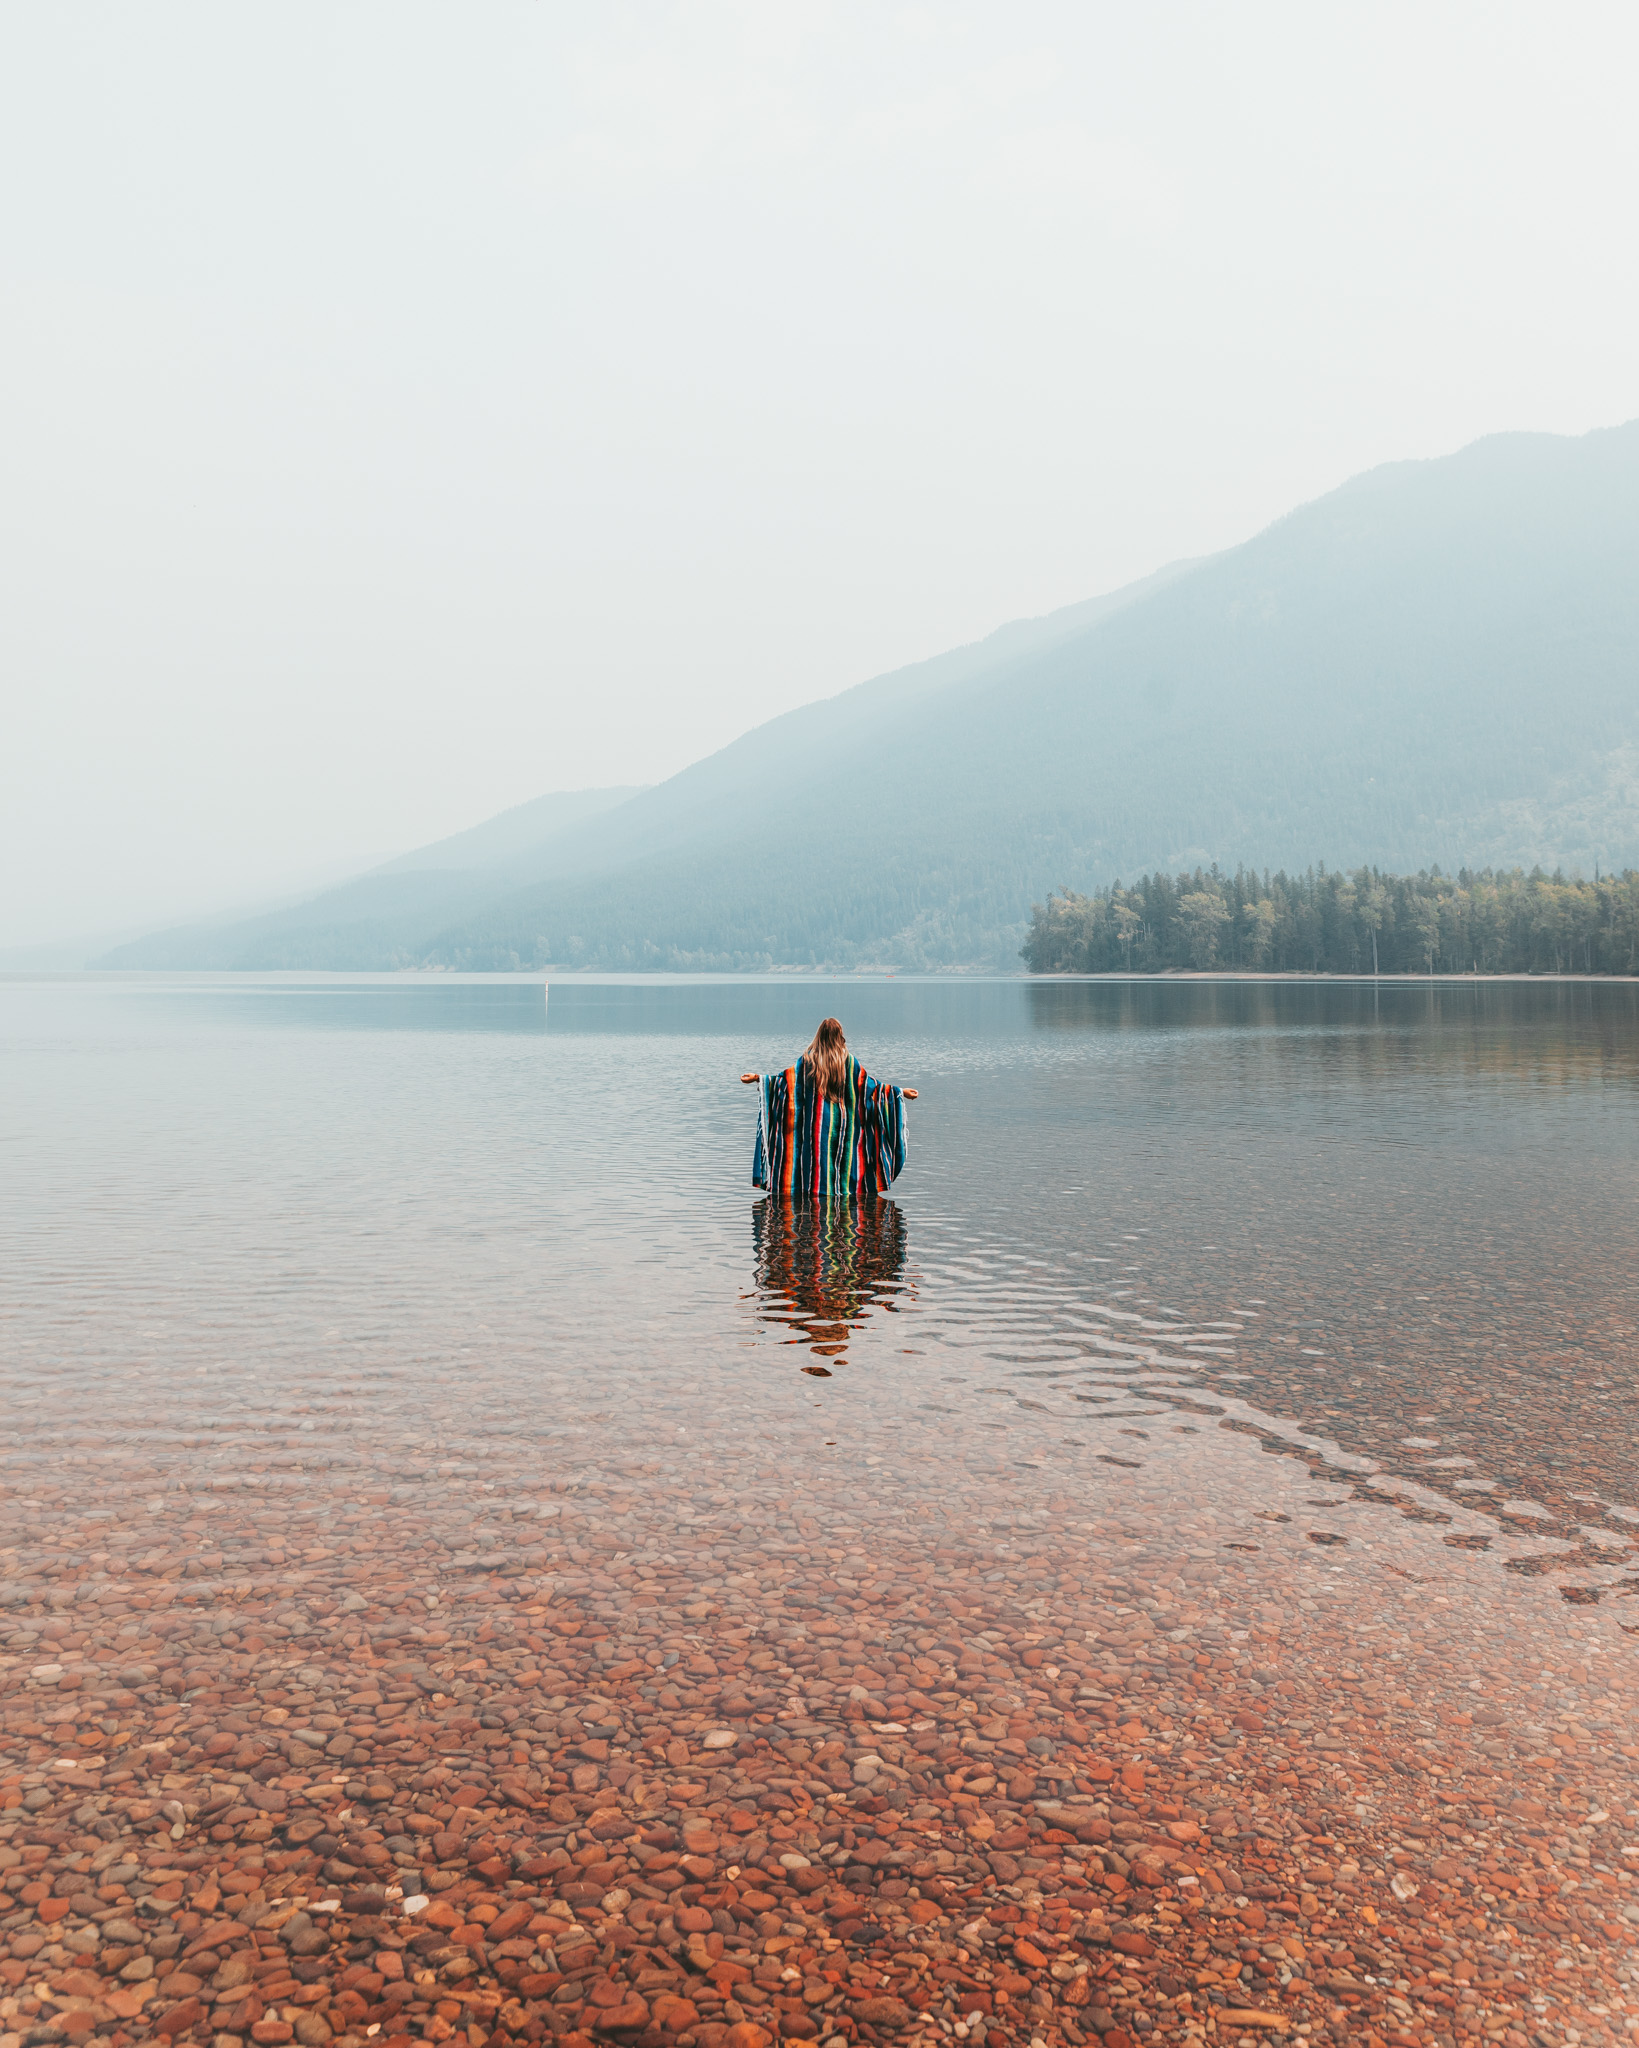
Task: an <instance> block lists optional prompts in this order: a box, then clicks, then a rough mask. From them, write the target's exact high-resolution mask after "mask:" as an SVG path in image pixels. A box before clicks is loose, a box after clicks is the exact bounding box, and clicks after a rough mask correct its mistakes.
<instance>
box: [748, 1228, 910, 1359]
mask: <svg viewBox="0 0 1639 2048" xmlns="http://www.w3.org/2000/svg"><path fill="white" fill-rule="evenodd" d="M751 1233H752V1243H753V1246H754V1248H755V1251H756V1257H757V1294H758V1299H759V1301H760V1303H761V1306H762V1309H763V1313H764V1314H765V1315H766V1316H768V1317H769V1319H770V1320H772V1321H776V1322H783V1323H789V1324H790V1325H791V1327H792V1330H793V1332H794V1334H793V1335H792V1336H790V1337H788V1338H787V1339H786V1342H787V1343H790V1344H806V1345H807V1346H808V1348H809V1349H810V1350H811V1351H814V1352H816V1353H817V1354H818V1355H819V1356H820V1357H822V1358H836V1357H839V1356H840V1355H841V1354H842V1353H843V1352H844V1351H846V1350H847V1348H848V1340H849V1337H850V1336H851V1335H852V1333H853V1332H854V1331H855V1330H857V1329H858V1328H859V1327H860V1325H861V1324H862V1323H864V1321H865V1320H866V1318H867V1317H868V1316H869V1315H870V1314H871V1312H872V1310H873V1309H881V1310H884V1311H886V1312H887V1313H890V1314H891V1313H892V1312H893V1310H894V1309H895V1308H896V1307H897V1305H898V1301H899V1298H900V1297H901V1296H904V1297H906V1298H909V1297H910V1296H912V1295H914V1292H915V1289H914V1287H913V1286H912V1284H911V1283H910V1282H909V1281H907V1280H906V1279H905V1277H904V1272H905V1218H904V1215H903V1214H902V1212H901V1211H900V1210H899V1209H898V1207H897V1206H896V1205H895V1204H894V1203H892V1202H888V1201H883V1200H882V1199H880V1198H879V1197H878V1198H868V1199H866V1200H864V1201H860V1202H837V1203H833V1204H831V1205H829V1206H827V1205H823V1204H818V1205H811V1204H808V1203H795V1204H793V1203H790V1202H779V1201H776V1200H774V1199H772V1198H771V1199H769V1200H767V1201H762V1202H758V1203H757V1204H756V1206H755V1207H754V1208H753V1210H752V1212H751ZM804 1370H805V1371H807V1372H823V1371H824V1368H823V1367H819V1366H806V1367H805V1368H804Z"/></svg>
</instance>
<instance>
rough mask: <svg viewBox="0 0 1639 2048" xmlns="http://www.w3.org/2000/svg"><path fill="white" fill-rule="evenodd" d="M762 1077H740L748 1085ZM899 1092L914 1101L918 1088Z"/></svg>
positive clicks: (750, 1075)
mask: <svg viewBox="0 0 1639 2048" xmlns="http://www.w3.org/2000/svg"><path fill="white" fill-rule="evenodd" d="M762 1078H763V1077H762V1075H761V1074H742V1075H741V1076H740V1079H741V1080H742V1081H744V1082H745V1083H746V1084H747V1085H748V1086H749V1085H750V1084H751V1082H753V1081H760V1080H761V1079H762ZM899 1092H900V1094H901V1095H903V1096H904V1098H905V1100H906V1101H907V1102H914V1101H915V1100H916V1090H915V1089H914V1088H901V1089H900V1091H899Z"/></svg>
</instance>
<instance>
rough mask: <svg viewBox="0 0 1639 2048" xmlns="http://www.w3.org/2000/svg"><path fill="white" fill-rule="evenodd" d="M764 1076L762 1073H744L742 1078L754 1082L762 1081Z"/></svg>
mask: <svg viewBox="0 0 1639 2048" xmlns="http://www.w3.org/2000/svg"><path fill="white" fill-rule="evenodd" d="M762 1078H763V1077H762V1075H761V1074H742V1075H741V1076H740V1079H741V1080H742V1081H745V1082H747V1083H749V1082H752V1081H760V1080H761V1079H762Z"/></svg>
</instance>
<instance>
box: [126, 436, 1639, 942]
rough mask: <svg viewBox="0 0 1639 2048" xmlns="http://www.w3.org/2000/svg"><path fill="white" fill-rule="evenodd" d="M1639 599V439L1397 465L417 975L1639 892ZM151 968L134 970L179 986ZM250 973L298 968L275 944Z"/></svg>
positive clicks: (651, 817) (888, 713)
mask: <svg viewBox="0 0 1639 2048" xmlns="http://www.w3.org/2000/svg"><path fill="white" fill-rule="evenodd" d="M1636 572H1639V422H1636V423H1634V424H1631V425H1629V426H1625V427H1620V428H1614V429H1611V430H1609V431H1606V432H1603V433H1597V434H1590V435H1587V436H1584V437H1582V438H1581V439H1575V440H1572V439H1564V438H1560V437H1557V436H1552V435H1499V436H1496V437H1493V438H1491V439H1488V440H1485V441H1480V442H1476V443H1475V444H1474V445H1473V446H1472V447H1470V448H1467V449H1464V450H1463V451H1462V452H1461V453H1460V454H1457V455H1454V456H1450V457H1447V458H1444V459H1442V460H1439V461H1433V462H1406V463H1393V464H1389V465H1386V466H1385V467H1383V468H1381V469H1377V470H1373V471H1371V472H1369V473H1368V474H1366V475H1364V476H1361V477H1357V478H1355V479H1354V480H1353V481H1352V482H1351V483H1348V484H1345V485H1344V486H1343V487H1342V488H1341V489H1339V490H1337V491H1333V492H1331V493H1330V494H1329V495H1328V496H1326V497H1324V498H1321V499H1319V500H1317V501H1316V502H1315V503H1314V504H1311V505H1307V506H1304V507H1302V508H1301V509H1299V510H1298V511H1296V512H1293V513H1291V514H1290V515H1288V517H1286V518H1285V519H1282V520H1280V521H1279V522H1277V524H1275V525H1274V526H1272V527H1270V528H1269V529H1268V530H1267V531H1266V532H1264V533H1262V534H1260V535H1258V536H1257V537H1256V538H1255V539H1253V540H1251V541H1248V542H1247V543H1245V544H1244V545H1243V546H1241V547H1238V548H1234V549H1231V550H1229V551H1228V552H1227V553H1225V554H1222V555H1218V556H1214V557H1212V558H1210V559H1208V560H1205V561H1200V562H1196V563H1190V564H1181V565H1178V566H1177V567H1176V568H1175V569H1174V570H1172V571H1170V572H1165V573H1163V574H1162V575H1161V576H1160V577H1157V578H1153V579H1150V580H1149V582H1148V583H1147V584H1145V585H1139V586H1135V587H1134V588H1133V589H1131V590H1129V591H1126V592H1120V593H1117V594H1116V596H1115V597H1114V598H1113V599H1109V600H1101V601H1098V602H1097V603H1095V604H1094V605H1091V606H1086V607H1072V608H1071V609H1070V610H1069V611H1068V612H1062V613H1058V614H1055V615H1054V617H1053V618H1052V619H1049V620H1040V621H1033V622H1029V623H1028V624H1027V625H1024V626H1021V627H1014V628H1004V629H1003V631H1002V632H1001V633H1000V634H997V635H993V636H992V637H991V639H990V640H988V641H985V642H981V643H979V645H978V646H977V647H974V648H970V649H962V650H959V651H958V652H957V653H956V654H953V655H947V656H943V657H940V659H939V660H938V661H935V662H928V663H923V664H919V665H918V667H916V668H914V669H910V670H904V671H901V672H900V673H899V674H898V675H896V676H892V677H887V678H883V679H881V680H879V681H878V682H876V683H871V684H865V685H862V686H860V687H859V688H858V689H855V690H852V691H848V692H846V693H844V694H843V695H842V696H840V697H836V698H832V699H830V700H829V701H827V702H826V703H823V704H816V705H809V706H806V707H804V708H803V709H802V710H800V711H796V712H792V713H790V714H788V715H787V716H786V717H784V718H780V719H775V720H773V721H771V722H770V723H769V724H768V725H765V726H762V727H759V728H758V729H757V730H756V731H755V732H752V733H748V734H746V735H745V736H744V738H742V739H740V740H738V741H736V742H735V743H734V745H733V746H731V747H728V748H725V749H724V750H723V751H722V752H721V753H719V754H716V755H714V756H712V757H711V758H710V759H709V760H705V761H701V762H699V763H697V764H696V765H695V766H694V767H692V768H690V769H688V770H686V771H685V772H684V773H683V774H681V775H678V776H675V777H673V778H672V780H671V781H670V782H667V783H664V784H661V785H660V786H658V787H657V788H655V789H653V790H649V791H646V792H644V793H643V794H641V795H639V796H636V797H634V798H632V799H631V800H630V801H628V802H626V803H624V804H621V805H620V806H618V808H616V809H613V810H610V811H607V812H605V813H604V814H603V815H601V816H600V817H597V818H594V819H592V820H590V821H589V822H588V823H586V824H585V825H583V826H581V827H579V828H576V829H572V830H569V831H566V832H565V833H564V834H563V835H562V836H561V837H559V838H558V839H556V840H555V841H553V842H552V844H551V846H550V848H548V849H547V850H546V852H545V854H544V856H543V858H542V859H541V860H540V862H539V863H538V864H537V866H536V871H535V872H534V873H533V874H530V875H528V876H526V875H525V874H524V873H523V872H522V870H521V868H519V867H517V866H516V865H515V869H514V873H513V875H512V876H511V877H510V878H507V877H503V876H502V875H500V874H498V873H495V874H492V875H489V877H488V879H490V880H493V882H494V883H495V884H496V886H494V887H493V888H487V887H486V889H484V890H483V891H479V890H477V889H474V890H473V892H472V893H470V894H467V895H465V896H463V897H462V898H461V900H460V901H459V902H455V901H454V900H453V899H452V900H451V901H450V905H449V907H448V909H447V912H442V913H441V912H440V911H439V908H438V906H437V905H436V904H435V903H434V902H433V901H432V900H431V898H430V897H429V898H427V899H426V900H424V901H423V902H422V903H421V905H420V906H419V908H418V910H417V913H416V914H417V916H418V917H421V918H423V919H424V920H427V921H426V922H424V925H423V930H422V936H421V937H420V938H419V939H418V940H417V941H416V942H415V944H416V945H419V946H420V947H421V949H422V950H421V953H420V957H421V958H424V959H428V960H433V961H438V962H442V963H446V964H449V965H455V966H467V967H486V966H496V967H504V966H512V965H527V964H542V965H545V964H549V963H554V964H584V965H586V966H604V967H689V966H692V967H700V968H707V967H710V968H729V967H739V968H751V967H758V966H769V965H792V966H802V965H809V964H814V965H820V964H826V965H836V966H847V965H862V964H873V963H883V964H886V963H893V964H897V965H902V966H924V967H931V966H961V965H980V964H984V965H1008V966H1011V965H1014V964H1016V949H1017V946H1018V943H1019V939H1020V936H1021V935H1022V932H1023V928H1024V924H1025V920H1026V918H1027V917H1028V914H1029V908H1030V904H1031V902H1032V900H1034V899H1038V898H1040V897H1042V896H1044V895H1045V894H1046V893H1047V891H1048V890H1049V889H1050V888H1053V887H1055V886H1058V885H1068V886H1071V887H1074V888H1078V889H1087V888H1089V887H1091V886H1094V885H1096V884H1098V883H1101V882H1105V881H1108V880H1110V879H1111V878H1112V877H1113V876H1116V875H1118V874H1121V875H1129V876H1130V875H1132V874H1134V873H1136V872H1138V871H1139V870H1141V869H1144V868H1152V867H1157V866H1164V867H1167V868H1176V867H1178V866H1181V865H1186V864H1194V863H1195V862H1197V861H1201V862H1211V861H1218V862H1220V863H1222V864H1224V865H1226V866H1231V867H1233V866H1234V865H1235V864H1236V863H1237V862H1241V861H1244V862H1247V863H1250V864H1255V865H1257V866H1258V867H1260V868H1261V867H1264V866H1271V867H1278V866H1287V867H1296V868H1301V867H1304V866H1307V865H1308V864H1309V863H1310V862H1312V861H1314V860H1317V859H1324V860H1326V861H1328V862H1333V863H1340V864H1347V865H1355V864H1358V863H1360V862H1378V863H1381V864H1382V865H1384V866H1386V867H1390V868H1394V869H1398V870H1405V869H1415V868H1417V867H1421V866H1425V865H1427V864H1428V863H1430V862H1438V863H1440V864H1442V865H1446V866H1452V865H1456V864H1460V863H1463V862H1474V863H1488V864H1493V865H1502V864H1512V863H1514V862H1522V863H1524V864H1525V865H1527V866H1529V865H1531V864H1532V863H1534V862H1539V861H1540V862H1542V863H1543V864H1544V865H1548V866H1552V865H1555V864H1558V863H1563V864H1565V865H1566V866H1568V867H1579V868H1582V869H1584V870H1587V871H1590V872H1591V871H1592V869H1593V867H1594V865H1595V864H1596V863H1603V864H1605V865H1607V866H1617V867H1620V866H1624V865H1631V864H1639V573H1636ZM473 879H474V881H477V880H478V879H480V878H479V877H474V878H473ZM354 886H357V885H354ZM344 893H345V892H332V894H333V895H335V894H344ZM480 895H481V899H482V900H479V899H480ZM323 900H325V901H328V900H329V899H323ZM309 908H310V909H311V910H313V911H317V910H318V909H319V905H317V904H315V905H313V906H310V907H309ZM405 929H407V926H406V927H405ZM149 943H151V942H145V945H144V946H143V947H137V948H125V949H122V955H117V956H114V957H115V959H118V960H121V963H122V964H124V959H123V958H122V956H125V957H129V958H130V963H131V964H144V965H146V964H157V963H154V962H152V961H151V960H150V959H149V958H147V957H141V958H139V957H138V956H144V955H145V953H146V947H147V945H148V944H149ZM234 943H236V944H237V945H238V946H239V948H240V953H239V957H240V959H241V960H242V962H243V964H246V965H264V964H276V963H274V962H272V961H269V960H266V959H262V958H257V957H254V956H255V955H256V954H257V953H258V952H260V951H262V950H265V947H266V943H267V939H266V935H262V936H258V935H256V934H255V933H253V932H252V931H251V929H250V928H248V927H245V928H241V932H240V934H239V938H238V940H236V941H234ZM335 943H336V940H335V928H334V926H329V927H326V928H323V929H321V927H320V925H319V923H318V921H317V920H316V919H315V920H313V921H312V922H310V924H309V925H308V926H307V927H306V928H305V932H304V928H303V927H302V926H301V925H300V921H299V919H298V920H295V921H293V922H291V923H290V924H288V925H287V926H286V927H285V928H284V935H283V938H282V939H281V944H282V945H284V946H286V947H287V948H300V947H303V946H305V947H307V948H308V949H309V950H310V952H311V954H312V955H313V956H314V957H311V958H309V959H307V960H305V961H298V960H295V959H290V960H289V961H288V963H285V962H281V963H277V964H292V965H295V964H312V965H317V964H348V965H359V966H362V965H366V964H372V963H371V962H369V961H366V960H365V959H363V958H362V957H361V958H359V959H356V960H352V961H347V962H343V961H339V960H337V961H333V962H332V961H328V960H327V961H325V962H321V961H320V960H319V958H318V957H317V955H318V954H319V953H323V952H326V951H328V950H333V948H334V945H335ZM210 964H221V963H219V962H216V961H213V962H211V963H210ZM383 964H386V963H383Z"/></svg>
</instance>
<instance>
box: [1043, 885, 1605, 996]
mask: <svg viewBox="0 0 1639 2048" xmlns="http://www.w3.org/2000/svg"><path fill="white" fill-rule="evenodd" d="M1023 957H1024V959H1025V961H1026V963H1027V964H1028V966H1029V967H1030V970H1031V972H1032V973H1034V974H1158V973H1166V972H1169V971H1174V972H1175V971H1178V970H1180V969H1188V968H1193V969H1196V970H1206V969H1211V968H1229V969H1236V968H1238V969H1253V970H1260V971H1263V972H1266V973H1292V972H1298V973H1305V974H1374V973H1383V974H1639V871H1635V870H1634V869H1632V868H1629V869H1627V870H1626V871H1625V872H1624V873H1622V874H1620V875H1605V876H1601V877H1598V878H1596V879H1595V880H1593V881H1581V880H1567V878H1566V877H1565V876H1564V875H1561V874H1553V875H1545V874H1543V873H1542V872H1541V871H1540V870H1537V871H1535V872H1533V873H1531V874H1526V873H1525V872H1524V870H1523V869H1520V868H1514V869H1512V870H1509V871H1506V872H1503V873H1493V872H1492V871H1491V870H1490V869H1485V870H1482V871H1481V872H1480V873H1478V874H1475V873H1471V872H1470V871H1469V870H1468V869H1466V868H1465V869H1462V870H1461V871H1460V872H1458V873H1457V874H1455V875H1443V874H1441V873H1439V871H1438V870H1432V871H1426V872H1424V873H1421V874H1416V875H1385V874H1382V873H1381V872H1379V871H1378V870H1377V869H1376V868H1360V869H1358V870H1357V871H1356V872H1355V873H1353V874H1343V873H1340V872H1338V871H1336V870H1332V871H1328V870H1327V869H1325V868H1309V869H1307V870H1306V871H1305V872H1304V873H1303V874H1301V875H1285V874H1276V875H1270V874H1268V873H1267V872H1266V873H1264V874H1263V875H1257V874H1253V873H1250V872H1248V871H1247V870H1245V869H1237V870H1236V872H1235V873H1234V874H1233V875H1223V874H1219V873H1218V872H1217V871H1216V870H1215V869H1213V870H1202V869H1200V868H1197V869H1195V870H1194V872H1193V873H1191V874H1182V875H1145V876H1144V877H1143V878H1142V880H1140V881H1138V882H1135V883H1134V884H1133V885H1132V886H1131V887H1130V888H1123V887H1122V886H1121V885H1120V883H1116V884H1114V885H1113V886H1112V887H1110V888H1108V889H1101V890H1097V891H1095V892H1094V893H1093V894H1092V895H1090V896H1078V895H1076V894H1075V893H1074V892H1072V891H1070V890H1066V891H1065V892H1064V893H1063V894H1061V895H1053V896H1049V897H1048V899H1047V901H1046V902H1045V903H1038V904H1037V905H1036V907H1035V911H1034V914H1033V915H1032V917H1031V921H1030V930H1029V933H1028V935H1027V937H1026V939H1025V942H1024V947H1023Z"/></svg>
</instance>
